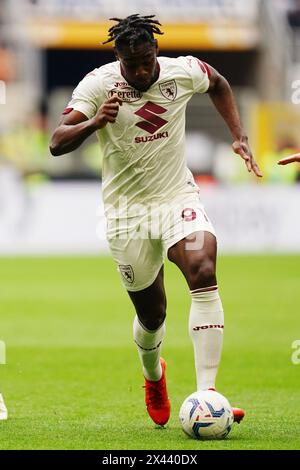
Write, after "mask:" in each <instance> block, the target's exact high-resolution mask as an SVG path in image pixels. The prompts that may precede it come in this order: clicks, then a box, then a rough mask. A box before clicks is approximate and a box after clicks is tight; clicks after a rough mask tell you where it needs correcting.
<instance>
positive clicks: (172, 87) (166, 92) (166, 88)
mask: <svg viewBox="0 0 300 470" xmlns="http://www.w3.org/2000/svg"><path fill="white" fill-rule="evenodd" d="M159 89H160V92H161V94H162V95H163V96H164V97H165V98H167V99H168V100H170V101H174V100H175V98H176V96H177V85H176V82H175V80H169V81H168V82H164V83H160V85H159Z"/></svg>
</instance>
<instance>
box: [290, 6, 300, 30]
mask: <svg viewBox="0 0 300 470" xmlns="http://www.w3.org/2000/svg"><path fill="white" fill-rule="evenodd" d="M288 21H289V24H290V26H291V27H292V28H293V29H296V30H298V29H299V28H300V1H299V0H297V1H295V6H294V8H293V9H292V10H290V11H288Z"/></svg>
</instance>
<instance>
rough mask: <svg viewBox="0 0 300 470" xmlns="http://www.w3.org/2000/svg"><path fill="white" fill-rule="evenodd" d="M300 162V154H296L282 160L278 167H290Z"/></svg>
mask: <svg viewBox="0 0 300 470" xmlns="http://www.w3.org/2000/svg"><path fill="white" fill-rule="evenodd" d="M296 162H300V153H296V154H295V155H290V156H289V157H286V158H282V159H281V160H279V162H278V165H288V164H289V163H296Z"/></svg>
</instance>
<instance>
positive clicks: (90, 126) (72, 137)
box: [50, 96, 122, 157]
mask: <svg viewBox="0 0 300 470" xmlns="http://www.w3.org/2000/svg"><path fill="white" fill-rule="evenodd" d="M120 106H122V101H121V100H120V99H119V98H118V97H117V96H113V97H112V98H109V99H108V100H107V101H105V102H104V103H103V104H102V106H100V108H99V110H98V111H97V113H96V115H95V116H94V117H93V118H91V119H88V118H87V117H86V116H85V115H84V114H83V113H81V112H79V111H75V110H72V111H71V113H70V114H67V115H65V116H63V117H62V119H61V121H60V123H59V124H58V127H57V128H56V130H55V132H54V134H53V136H52V139H51V142H50V152H51V154H52V155H53V156H54V157H58V156H59V155H64V154H66V153H69V152H72V151H73V150H76V149H77V148H78V147H79V146H80V145H81V144H82V143H83V142H84V141H85V140H86V139H87V138H88V137H89V136H90V135H91V134H93V133H94V132H95V131H97V130H99V129H103V127H105V126H106V125H107V124H108V123H111V124H113V123H114V122H115V121H116V119H117V115H118V112H119V107H120Z"/></svg>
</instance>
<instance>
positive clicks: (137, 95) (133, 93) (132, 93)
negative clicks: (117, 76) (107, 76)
mask: <svg viewBox="0 0 300 470" xmlns="http://www.w3.org/2000/svg"><path fill="white" fill-rule="evenodd" d="M114 95H117V97H118V98H120V99H121V100H122V101H125V102H126V103H134V102H135V101H138V100H140V99H141V98H142V96H143V94H142V93H141V92H140V91H138V90H135V89H134V88H131V87H130V86H123V87H122V88H113V89H112V90H110V91H109V92H108V97H109V98H111V97H112V96H114Z"/></svg>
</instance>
